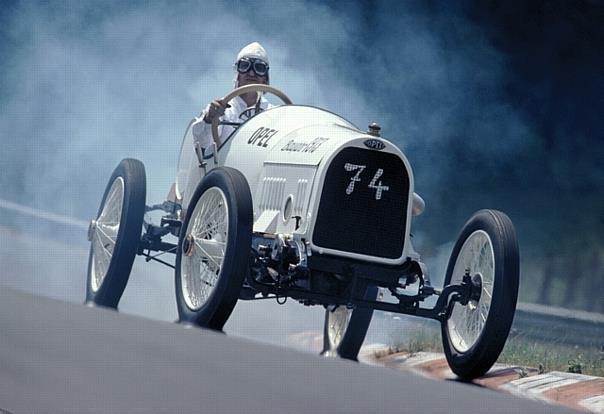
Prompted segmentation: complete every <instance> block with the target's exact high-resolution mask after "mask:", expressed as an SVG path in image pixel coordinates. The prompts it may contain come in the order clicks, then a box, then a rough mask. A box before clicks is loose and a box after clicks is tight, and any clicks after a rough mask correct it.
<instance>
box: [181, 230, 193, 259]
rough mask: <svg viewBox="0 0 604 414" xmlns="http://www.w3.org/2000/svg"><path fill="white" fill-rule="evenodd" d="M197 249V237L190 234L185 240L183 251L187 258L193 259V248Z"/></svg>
mask: <svg viewBox="0 0 604 414" xmlns="http://www.w3.org/2000/svg"><path fill="white" fill-rule="evenodd" d="M194 247H195V237H193V235H192V234H189V235H188V236H187V237H186V238H185V240H184V241H183V242H182V251H183V253H184V254H185V256H188V257H191V256H193V248H194Z"/></svg>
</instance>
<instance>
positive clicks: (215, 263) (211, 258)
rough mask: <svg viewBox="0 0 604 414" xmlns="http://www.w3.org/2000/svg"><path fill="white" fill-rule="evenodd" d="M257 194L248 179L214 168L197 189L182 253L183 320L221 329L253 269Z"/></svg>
mask: <svg viewBox="0 0 604 414" xmlns="http://www.w3.org/2000/svg"><path fill="white" fill-rule="evenodd" d="M252 221H253V213H252V196H251V193H250V189H249V186H248V184H247V181H246V180H245V178H244V177H243V175H242V174H241V173H240V172H238V171H237V170H234V169H231V168H226V167H224V168H216V169H214V170H212V171H211V172H210V173H209V174H208V175H207V176H206V177H205V178H204V179H203V180H202V181H201V182H200V183H199V185H198V186H197V189H196V190H195V194H194V195H193V197H192V199H191V202H190V204H189V207H188V213H187V217H186V219H185V221H184V223H183V226H182V230H181V234H180V240H179V246H178V252H177V255H176V275H175V282H176V283H175V284H176V302H177V305H178V313H179V318H180V321H181V322H186V323H192V324H195V325H198V326H202V327H208V328H211V329H216V330H221V329H222V327H223V326H224V324H225V323H226V321H227V319H228V317H229V316H230V314H231V312H232V311H233V308H234V307H235V304H236V302H237V299H238V297H239V291H240V290H241V285H242V284H243V280H244V278H245V275H246V273H247V272H248V271H249V265H248V260H249V255H250V249H251V240H252Z"/></svg>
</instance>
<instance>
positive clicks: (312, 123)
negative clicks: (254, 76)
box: [175, 105, 423, 265]
mask: <svg viewBox="0 0 604 414" xmlns="http://www.w3.org/2000/svg"><path fill="white" fill-rule="evenodd" d="M189 130H190V128H189V129H188V130H187V133H186V134H185V138H184V140H183V145H182V147H181V154H180V160H179V165H178V173H177V177H176V183H175V190H176V191H175V193H176V194H175V195H176V200H175V201H177V202H178V203H180V204H181V206H182V208H183V210H184V211H186V209H187V207H188V204H189V201H190V199H191V197H192V193H193V191H194V190H195V188H196V186H197V184H198V183H199V181H200V180H201V179H202V178H203V175H204V174H205V173H206V172H208V171H209V170H211V169H212V168H214V167H216V166H227V167H232V168H235V169H237V170H239V171H241V172H242V173H243V175H244V176H245V177H246V179H247V181H248V184H249V186H250V190H251V194H252V197H253V208H254V232H256V233H264V234H283V235H286V236H287V237H291V238H293V239H294V240H296V241H299V242H302V243H304V244H305V245H306V246H307V247H310V250H311V251H310V252H309V253H310V254H312V252H318V253H320V254H328V255H333V256H341V257H347V258H351V259H358V260H362V261H369V262H374V263H382V264H386V265H400V264H402V263H403V262H405V261H406V260H408V259H412V260H418V259H419V256H418V255H417V253H416V252H415V251H414V250H413V247H412V245H411V243H410V238H409V234H410V225H411V217H412V210H413V208H414V201H415V208H416V210H418V211H416V212H415V213H416V214H417V213H418V212H421V210H423V201H421V199H420V198H419V197H418V196H417V195H414V193H413V188H414V186H413V173H412V170H411V167H410V164H409V162H408V161H407V158H406V157H405V156H404V155H403V153H402V152H401V151H400V150H399V149H398V148H397V147H396V146H395V145H393V144H391V143H390V142H388V141H387V140H384V139H382V138H379V137H376V136H372V135H368V134H367V133H365V132H363V131H360V130H359V129H357V128H356V127H355V126H354V125H352V124H351V123H350V122H348V121H346V120H345V119H343V118H341V117H339V116H337V115H335V114H333V113H331V112H328V111H325V110H322V109H318V108H315V107H310V106H299V105H286V106H280V107H275V108H272V109H269V110H267V111H264V112H262V113H260V114H258V115H256V116H255V117H253V118H251V119H250V120H248V121H247V122H245V123H244V124H243V125H241V126H240V127H239V128H238V129H237V130H236V131H235V132H234V133H233V134H232V135H231V136H230V137H229V138H228V139H226V140H225V142H224V143H222V145H221V146H220V147H219V150H218V152H217V157H216V161H215V160H214V157H213V155H209V156H205V157H204V161H205V166H204V167H200V163H199V160H198V158H197V157H196V155H195V151H194V149H193V138H192V135H191V133H190V132H189Z"/></svg>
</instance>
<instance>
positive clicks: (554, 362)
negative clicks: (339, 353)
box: [390, 325, 604, 377]
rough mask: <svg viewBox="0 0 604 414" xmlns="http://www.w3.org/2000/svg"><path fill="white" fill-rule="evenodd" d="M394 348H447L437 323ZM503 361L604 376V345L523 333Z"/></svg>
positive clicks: (411, 350)
mask: <svg viewBox="0 0 604 414" xmlns="http://www.w3.org/2000/svg"><path fill="white" fill-rule="evenodd" d="M390 350H391V351H392V352H409V353H416V352H422V351H423V352H441V353H442V352H443V350H442V342H441V336H440V329H438V327H435V326H434V325H426V326H422V327H421V328H419V329H415V330H414V331H413V333H412V334H411V335H409V336H408V337H406V338H403V339H399V340H397V341H396V342H395V343H394V344H393V345H391V346H390ZM497 362H499V363H503V364H508V365H519V366H522V367H527V368H537V369H539V371H540V372H541V373H545V372H550V371H562V372H573V373H579V374H585V375H593V376H597V377H604V347H600V348H598V347H596V346H593V347H587V346H577V345H572V344H568V343H563V342H560V343H551V342H542V341H537V340H534V339H531V338H528V337H525V336H522V335H516V336H510V337H509V338H508V340H507V342H506V345H505V347H504V349H503V352H502V353H501V355H500V356H499V359H498V360H497Z"/></svg>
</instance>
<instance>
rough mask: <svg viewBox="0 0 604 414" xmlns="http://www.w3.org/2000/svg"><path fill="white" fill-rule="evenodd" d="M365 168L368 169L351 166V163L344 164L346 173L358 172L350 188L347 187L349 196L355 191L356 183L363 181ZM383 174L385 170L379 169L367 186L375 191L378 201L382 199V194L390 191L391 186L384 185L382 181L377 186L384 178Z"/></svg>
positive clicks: (352, 179) (362, 166)
mask: <svg viewBox="0 0 604 414" xmlns="http://www.w3.org/2000/svg"><path fill="white" fill-rule="evenodd" d="M365 168H367V166H366V165H358V164H351V163H349V162H347V163H346V164H344V169H345V170H346V171H357V173H356V174H355V175H354V176H352V177H351V178H350V184H348V187H346V194H347V195H350V194H352V192H353V191H354V184H355V183H356V182H360V181H361V174H362V173H363V171H364V170H365ZM382 174H384V170H383V169H382V168H378V170H377V171H376V172H375V175H374V176H373V178H372V179H371V182H370V183H369V185H368V186H367V187H369V188H373V189H375V199H376V200H381V199H382V192H383V191H388V190H390V187H389V186H387V185H382V181H380V182H378V183H377V185H376V182H377V180H378V179H379V178H380V177H381V176H382Z"/></svg>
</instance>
